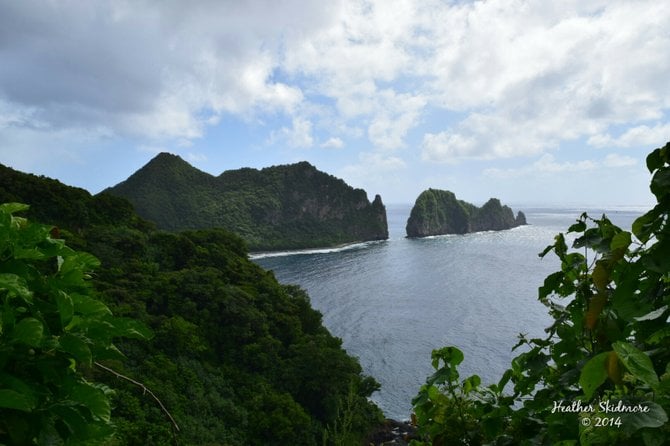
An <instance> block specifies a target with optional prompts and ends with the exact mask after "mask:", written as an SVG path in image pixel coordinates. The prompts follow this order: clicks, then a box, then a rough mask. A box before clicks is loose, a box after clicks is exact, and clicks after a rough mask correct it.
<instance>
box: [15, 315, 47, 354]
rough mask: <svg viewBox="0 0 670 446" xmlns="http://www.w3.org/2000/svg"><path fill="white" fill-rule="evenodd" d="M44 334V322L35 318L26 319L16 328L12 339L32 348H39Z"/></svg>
mask: <svg viewBox="0 0 670 446" xmlns="http://www.w3.org/2000/svg"><path fill="white" fill-rule="evenodd" d="M43 334H44V326H43V325H42V322H40V321H39V320H37V319H35V318H34V317H26V318H23V319H21V320H20V321H19V323H18V324H16V325H15V326H14V330H13V331H12V338H13V339H14V340H16V341H19V342H23V343H24V344H28V345H30V346H31V347H37V346H39V345H40V342H41V341H42V335H43Z"/></svg>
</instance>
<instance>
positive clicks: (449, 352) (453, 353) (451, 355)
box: [431, 346, 465, 369]
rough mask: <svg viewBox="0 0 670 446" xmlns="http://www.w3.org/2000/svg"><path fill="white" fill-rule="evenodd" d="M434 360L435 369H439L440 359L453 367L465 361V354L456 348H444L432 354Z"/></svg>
mask: <svg viewBox="0 0 670 446" xmlns="http://www.w3.org/2000/svg"><path fill="white" fill-rule="evenodd" d="M431 357H432V359H433V362H432V363H433V368H434V369H437V368H439V363H440V359H441V360H442V361H444V362H445V364H450V365H452V366H457V365H458V364H460V363H461V362H463V359H464V358H465V357H464V356H463V352H462V351H460V350H459V349H457V348H456V347H451V346H450V347H443V348H441V349H438V350H433V352H432V353H431Z"/></svg>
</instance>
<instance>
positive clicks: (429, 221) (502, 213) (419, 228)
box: [406, 189, 526, 237]
mask: <svg viewBox="0 0 670 446" xmlns="http://www.w3.org/2000/svg"><path fill="white" fill-rule="evenodd" d="M525 224H526V216H525V215H524V214H523V212H519V213H518V214H517V216H516V217H515V216H514V213H513V212H512V209H510V208H509V207H508V206H504V205H502V204H501V203H500V200H498V199H497V198H491V199H490V200H489V201H487V202H486V203H485V204H484V205H483V206H482V207H481V208H478V207H477V206H475V205H473V204H470V203H467V202H465V201H463V200H459V199H457V198H456V195H454V193H453V192H450V191H445V190H439V189H428V190H425V191H423V192H422V193H421V194H420V195H419V197H418V198H417V199H416V202H415V203H414V207H412V211H411V213H410V216H409V219H408V220H407V226H406V232H407V236H408V237H426V236H430V235H442V234H466V233H469V232H477V231H500V230H503V229H510V228H514V227H516V226H520V225H525Z"/></svg>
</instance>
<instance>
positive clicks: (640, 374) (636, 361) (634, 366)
mask: <svg viewBox="0 0 670 446" xmlns="http://www.w3.org/2000/svg"><path fill="white" fill-rule="evenodd" d="M612 348H613V349H614V351H615V352H616V353H617V355H618V356H619V359H620V360H621V362H622V363H623V365H624V366H625V367H626V369H628V371H629V372H630V373H631V374H632V375H633V376H635V377H636V378H637V379H639V380H640V381H642V382H644V383H645V384H647V385H649V387H651V388H652V389H655V388H657V387H658V376H657V375H656V372H655V371H654V366H653V364H652V363H651V359H649V356H647V355H646V354H645V353H644V352H642V351H640V350H638V349H637V348H635V347H634V346H633V345H632V344H630V343H628V342H621V341H618V342H615V343H614V344H612Z"/></svg>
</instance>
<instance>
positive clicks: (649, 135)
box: [588, 122, 670, 148]
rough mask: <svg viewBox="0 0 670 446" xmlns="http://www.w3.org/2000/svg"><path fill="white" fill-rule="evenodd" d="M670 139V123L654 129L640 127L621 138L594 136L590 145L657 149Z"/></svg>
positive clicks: (608, 135)
mask: <svg viewBox="0 0 670 446" xmlns="http://www.w3.org/2000/svg"><path fill="white" fill-rule="evenodd" d="M668 139H670V122H668V123H657V124H656V125H654V126H653V127H649V126H646V125H640V126H637V127H633V128H630V129H628V130H626V131H625V132H624V133H623V134H621V135H620V136H619V137H616V138H615V137H612V136H611V135H610V134H609V133H608V134H604V135H603V134H598V135H593V136H592V137H591V138H589V140H588V143H589V144H590V145H592V146H595V147H646V148H651V147H656V146H659V145H662V144H664V143H665V142H667V141H668Z"/></svg>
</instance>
